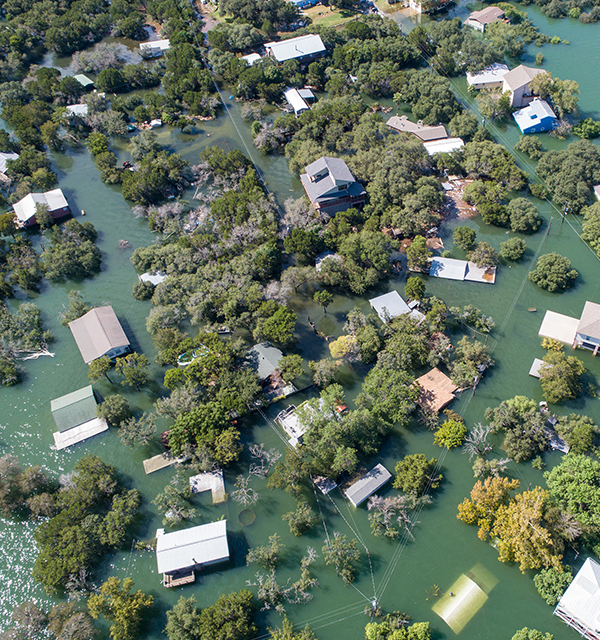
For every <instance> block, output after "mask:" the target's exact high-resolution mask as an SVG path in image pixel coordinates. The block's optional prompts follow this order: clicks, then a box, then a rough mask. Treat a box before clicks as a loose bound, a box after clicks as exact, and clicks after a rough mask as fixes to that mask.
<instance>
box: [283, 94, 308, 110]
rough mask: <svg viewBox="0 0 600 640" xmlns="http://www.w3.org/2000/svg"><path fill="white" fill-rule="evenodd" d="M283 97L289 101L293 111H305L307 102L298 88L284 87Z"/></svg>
mask: <svg viewBox="0 0 600 640" xmlns="http://www.w3.org/2000/svg"><path fill="white" fill-rule="evenodd" d="M283 95H284V96H285V99H286V100H287V101H288V102H289V103H290V105H291V106H292V109H293V110H294V113H300V112H302V111H306V110H307V109H308V108H309V107H308V104H307V103H306V102H305V101H304V98H302V96H301V95H300V93H299V92H298V89H286V90H285V91H284V92H283Z"/></svg>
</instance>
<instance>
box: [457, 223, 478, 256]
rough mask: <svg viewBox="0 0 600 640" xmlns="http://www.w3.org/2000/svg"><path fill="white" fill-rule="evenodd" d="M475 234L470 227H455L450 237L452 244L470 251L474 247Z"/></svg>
mask: <svg viewBox="0 0 600 640" xmlns="http://www.w3.org/2000/svg"><path fill="white" fill-rule="evenodd" d="M476 236H477V234H476V232H475V229H471V227H456V229H454V233H453V234H452V238H453V240H454V244H455V245H456V246H457V247H459V248H460V249H462V250H463V251H472V250H473V249H474V248H475V238H476Z"/></svg>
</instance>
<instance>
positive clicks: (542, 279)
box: [529, 252, 579, 291]
mask: <svg viewBox="0 0 600 640" xmlns="http://www.w3.org/2000/svg"><path fill="white" fill-rule="evenodd" d="M578 275H579V273H578V272H577V271H576V270H575V269H571V261H570V260H569V259H568V258H565V257H564V256H561V255H560V254H558V253H555V252H552V253H546V254H544V255H543V256H540V257H539V258H538V261H537V263H536V265H535V269H534V270H533V271H530V272H529V279H530V280H531V282H533V283H534V284H537V285H538V287H542V289H547V290H548V291H559V290H561V289H569V288H570V287H572V286H573V284H574V283H575V280H576V278H577V276H578Z"/></svg>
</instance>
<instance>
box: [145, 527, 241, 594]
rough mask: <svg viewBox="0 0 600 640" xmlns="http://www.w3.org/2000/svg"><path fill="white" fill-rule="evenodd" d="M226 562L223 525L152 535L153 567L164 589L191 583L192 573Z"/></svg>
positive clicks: (225, 536)
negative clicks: (161, 578) (155, 565)
mask: <svg viewBox="0 0 600 640" xmlns="http://www.w3.org/2000/svg"><path fill="white" fill-rule="evenodd" d="M227 560H229V545H228V543H227V521H226V520H219V521H218V522H211V523H209V524H201V525H199V526H197V527H191V528H189V529H182V530H181V531H173V532H172V533H164V532H162V533H161V530H159V531H158V532H157V535H156V563H157V565H158V573H162V574H163V584H164V586H165V587H176V586H180V585H182V584H188V583H190V582H195V580H196V574H195V572H196V571H199V570H201V569H203V568H204V567H207V566H210V565H213V564H217V563H219V562H225V561H227Z"/></svg>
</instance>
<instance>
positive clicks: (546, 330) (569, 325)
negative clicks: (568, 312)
mask: <svg viewBox="0 0 600 640" xmlns="http://www.w3.org/2000/svg"><path fill="white" fill-rule="evenodd" d="M578 325H579V318H571V317H570V316H565V315H563V314H562V313H556V312H555V311H546V315H545V316H544V319H543V321H542V326H541V327H540V330H539V331H538V335H539V336H542V337H543V338H553V339H554V340H558V341H559V342H564V343H565V344H570V345H572V344H573V342H574V341H575V333H576V332H577V326H578Z"/></svg>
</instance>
